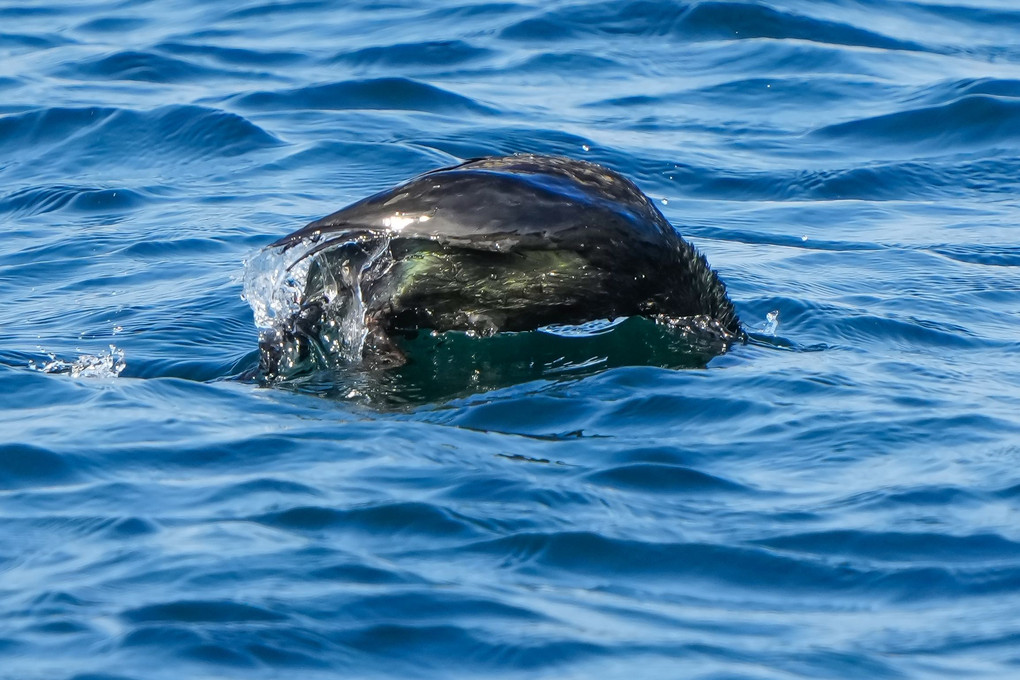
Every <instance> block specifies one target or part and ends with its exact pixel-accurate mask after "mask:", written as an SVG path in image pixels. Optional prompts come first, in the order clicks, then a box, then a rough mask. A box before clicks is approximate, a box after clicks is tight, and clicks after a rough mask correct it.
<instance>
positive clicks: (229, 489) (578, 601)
mask: <svg viewBox="0 0 1020 680" xmlns="http://www.w3.org/2000/svg"><path fill="white" fill-rule="evenodd" d="M524 151H527V152H544V153H556V154H564V155H569V156H573V157H576V158H583V159H588V160H593V161H596V162H599V163H603V164H605V165H608V166H610V167H612V168H614V169H616V170H618V171H619V172H621V173H623V174H624V175H626V176H628V177H630V178H632V179H633V180H634V181H635V182H637V184H638V185H639V186H640V187H641V188H642V189H643V190H644V191H645V192H646V193H647V194H648V195H649V196H651V197H652V198H653V199H654V200H656V201H657V202H658V205H659V207H660V208H661V210H662V211H663V213H664V214H665V215H666V216H667V217H668V218H669V219H670V220H671V221H672V222H673V223H674V225H676V227H677V228H678V229H679V230H680V232H681V233H682V234H683V235H684V236H685V237H686V238H688V239H690V240H691V241H692V242H693V243H695V244H696V245H697V246H698V247H699V248H700V249H701V250H702V251H703V252H704V253H705V254H706V255H707V257H708V259H709V261H710V262H711V263H712V264H713V266H714V267H715V268H716V269H717V270H718V271H719V273H720V275H721V276H722V278H723V279H724V280H725V281H726V283H727V285H728V287H729V290H730V293H731V295H732V297H733V299H734V301H735V303H736V306H737V309H738V312H739V314H740V315H741V318H742V320H743V322H744V325H745V327H746V328H747V329H748V331H749V332H751V334H752V341H751V342H749V343H748V344H746V345H738V346H736V347H734V348H733V349H732V350H731V351H729V352H727V353H725V354H723V355H721V356H717V357H715V358H713V359H711V360H710V361H708V363H707V365H704V364H702V365H685V364H684V362H683V361H682V360H681V361H675V362H674V361H671V360H670V359H669V358H668V356H666V355H669V354H670V353H671V352H672V351H673V350H672V348H670V347H669V346H667V345H663V344H661V343H662V342H665V341H660V340H657V339H656V337H655V336H654V334H653V333H651V331H649V330H648V328H645V327H641V326H640V323H639V322H638V320H632V321H629V322H627V323H625V324H621V325H620V326H617V327H615V328H612V329H606V330H607V332H606V333H605V334H604V335H601V336H599V337H600V338H616V341H615V342H616V345H617V346H618V347H617V348H616V350H614V351H615V352H616V354H615V355H614V356H616V360H614V361H608V360H607V358H606V356H601V355H600V352H602V349H600V348H601V347H602V346H601V345H598V344H597V343H596V344H595V345H592V346H591V347H594V349H591V347H589V348H588V349H584V348H582V349H580V350H574V349H572V348H573V347H575V346H576V345H571V343H572V342H575V341H576V342H582V340H579V339H576V338H571V337H564V336H563V335H562V334H561V335H553V334H548V333H546V334H541V333H539V334H525V335H523V336H517V337H508V338H496V339H491V340H493V341H495V344H493V342H491V341H490V342H489V344H486V343H485V341H483V340H481V339H472V338H464V337H461V338H455V339H454V340H453V341H451V342H454V344H455V345H456V346H457V347H458V348H459V349H458V350H457V351H456V352H453V353H451V354H449V355H448V356H447V357H446V359H444V361H446V362H447V364H448V365H447V366H446V368H444V367H443V366H438V365H437V367H436V370H435V375H432V376H431V377H430V376H425V377H423V378H421V379H420V380H419V381H418V383H417V386H416V387H415V390H416V391H415V392H414V394H413V395H410V396H409V398H408V399H407V400H406V401H405V402H403V403H394V402H390V403H386V404H379V403H374V402H372V401H371V400H366V399H357V398H353V397H352V398H348V397H347V396H345V395H344V394H341V393H317V392H313V391H305V390H299V389H289V388H288V387H287V386H286V385H277V386H270V387H266V386H261V385H259V384H258V383H257V382H254V381H251V380H245V379H242V378H241V377H239V376H242V375H243V374H244V372H245V371H246V370H249V369H250V368H251V367H252V366H253V365H254V363H255V362H256V361H257V353H256V343H257V332H256V329H255V325H254V322H253V316H252V310H251V308H250V307H249V305H248V304H247V303H246V302H245V301H244V300H243V299H242V298H241V290H242V285H241V280H242V276H243V271H244V262H245V260H246V259H248V258H250V257H251V256H252V254H253V253H255V252H257V251H258V249H259V248H261V247H262V246H264V245H266V244H267V243H270V242H271V241H273V240H275V239H277V238H279V237H280V236H283V235H284V234H287V233H289V232H291V231H294V230H295V229H297V228H299V227H301V226H303V225H304V224H305V223H307V222H309V221H310V220H312V219H315V218H318V217H321V216H322V215H325V214H327V213H330V212H332V211H334V210H336V209H338V208H339V207H341V206H343V205H345V204H347V203H349V202H351V201H353V200H356V199H359V198H362V197H364V196H367V195H369V194H371V193H373V192H375V191H378V190H381V189H384V188H387V187H389V186H391V185H392V184H394V183H396V182H398V181H400V180H403V179H406V178H408V177H411V176H413V175H415V174H417V173H419V172H423V171H425V170H429V169H432V168H435V167H439V166H442V165H449V164H452V163H455V162H457V161H458V160H460V159H465V158H470V157H475V156H481V155H487V154H503V153H512V152H524ZM1018 178H1020V9H1018V8H1017V5H1016V4H1015V3H1014V2H1012V1H1011V0H889V1H882V2H878V1H876V0H800V1H798V0H774V1H771V2H757V1H752V2H742V1H737V0H732V1H725V0H719V1H705V2H667V1H664V0H612V1H610V2H602V1H595V2H570V1H562V0H542V1H541V2H538V1H530V0H515V1H510V2H492V3H476V2H471V1H470V0H437V1H436V2H429V3H421V2H419V1H418V0H414V1H411V0H391V1H387V2H367V1H354V2H323V1H320V0H302V1H295V2H265V1H261V0H252V1H246V2H217V3H208V2H200V1H199V0H169V1H159V2H156V1H151V2H123V1H121V2H116V1H108V0H89V1H87V2H52V3H36V2H27V1H25V0H22V1H15V2H10V1H4V2H0V225H2V241H0V302H2V304H0V677H2V678H4V679H6V678H12V679H15V678H16V679H18V680H36V679H39V680H42V679H52V678H77V679H78V680H85V679H86V678H88V679H89V680H99V679H105V680H113V679H118V680H126V679H143V678H168V679H169V678H173V679H177V678H194V679H203V678H209V679H212V678H245V679H251V678H256V679H257V678H293V677H301V678H312V679H315V678H334V677H363V678H474V677H486V678H556V679H562V678H625V679H627V680H633V679H634V678H705V679H708V678H711V679H713V680H723V679H734V678H754V679H759V678H760V679H766V678H769V679H771V678H777V679H778V678H867V679H875V678H964V677H965V678H1007V677H1020V616H1018V615H1017V612H1018V611H1020V521H1018V520H1020V398H1018V395H1020V390H1018V383H1020V361H1018V359H1017V355H1018V350H1020V341H1018V337H1020V245H1018V238H1017V233H1018V231H1017V230H1018V228H1020V225H1018V223H1020V179H1018ZM635 323H637V324H638V325H637V326H635V325H634V324H635ZM635 338H636V339H635ZM604 342H609V341H608V340H605V341H604ZM457 343H460V344H457ZM628 343H634V344H633V346H634V347H637V346H638V345H641V346H642V348H643V349H642V350H641V351H640V352H639V351H637V350H635V351H634V354H633V356H632V357H631V355H627V354H626V351H624V355H623V356H624V359H623V360H620V359H619V356H620V352H619V347H620V346H622V347H624V348H626V347H628V346H630V345H628ZM657 343H658V344H657ZM649 345H651V348H650V349H649ZM603 349H604V348H603ZM585 352H594V354H593V356H591V357H587V358H586V357H584V356H580V357H578V356H577V355H579V354H580V355H584V354H585ZM532 355H534V356H535V357H537V359H536V360H535V361H534V362H532V363H533V365H532V366H531V369H530V370H527V371H524V370H518V369H514V368H506V366H507V364H506V363H505V362H504V361H503V358H504V357H507V356H513V357H516V358H517V359H520V357H521V356H525V357H527V356H532ZM563 357H568V358H569V359H570V360H569V361H567V360H564V359H563ZM630 358H632V360H630ZM471 362H474V363H471ZM600 362H601V363H600ZM628 364H633V365H628ZM517 365H521V364H520V363H518V364H517ZM578 366H581V367H582V368H583V370H574V369H576V368H577V367H578ZM450 376H452V377H450ZM433 387H435V389H432V388H433ZM408 389H410V388H408ZM352 392H353V391H352ZM397 396H398V397H399V396H400V395H397ZM398 401H399V400H398Z"/></svg>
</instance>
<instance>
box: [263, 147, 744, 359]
mask: <svg viewBox="0 0 1020 680" xmlns="http://www.w3.org/2000/svg"><path fill="white" fill-rule="evenodd" d="M260 257H263V258H269V259H270V261H271V262H272V263H273V265H272V266H274V267H276V269H277V270H284V271H285V274H286V275H285V276H283V277H282V281H285V283H279V281H277V279H280V278H281V277H277V279H274V281H277V284H275V285H277V286H278V287H279V288H282V289H283V294H282V295H281V292H280V291H279V290H274V291H271V292H270V294H269V297H270V298H273V301H275V302H274V304H275V307H277V309H275V310H274V312H273V313H272V314H270V315H266V314H263V315H262V317H263V318H262V319H261V321H262V325H263V330H262V335H261V339H260V343H259V344H260V354H261V366H260V370H261V373H262V375H263V376H264V377H267V378H277V377H288V376H291V375H293V374H295V373H298V372H301V371H303V370H307V369H308V368H309V367H313V368H315V367H318V368H322V367H333V368H336V367H339V366H340V365H343V364H351V363H360V364H367V365H371V366H381V367H386V366H394V365H399V364H402V363H403V362H404V361H405V356H404V354H403V351H402V350H401V348H400V346H399V345H400V343H399V342H398V341H397V340H398V339H399V338H404V337H409V336H413V335H415V334H417V333H419V332H421V331H426V332H430V333H443V332H446V331H464V332H466V333H468V334H471V335H482V336H491V335H493V334H496V333H502V332H520V331H532V330H536V329H539V328H542V327H545V326H549V325H554V324H567V325H570V324H574V325H576V324H584V323H587V322H591V321H594V320H598V319H615V318H619V317H630V316H644V317H648V318H653V319H657V320H658V321H660V322H661V323H664V324H666V325H667V326H671V327H673V328H676V329H679V330H680V331H682V332H686V333H694V334H701V335H702V336H706V337H707V336H710V337H711V338H713V339H714V340H716V341H718V342H717V344H719V346H720V347H723V348H724V347H725V346H727V345H728V344H729V343H731V342H732V341H734V340H740V339H742V338H743V337H744V334H743V331H742V330H741V327H740V322H739V320H738V318H737V315H736V312H735V310H734V308H733V304H732V303H731V302H730V300H729V298H728V296H727V295H726V288H725V286H724V285H723V283H722V282H721V281H720V280H719V278H718V276H717V275H716V273H715V272H714V271H713V270H712V269H711V268H710V267H709V265H708V263H707V262H706V260H705V258H704V257H703V256H702V255H701V254H700V253H698V252H697V251H696V250H695V249H694V247H693V246H691V245H690V244H689V243H687V242H686V241H684V240H683V239H682V238H681V237H680V235H679V234H678V233H677V232H676V230H674V229H673V227H672V226H671V225H670V224H669V222H668V221H667V220H666V219H665V217H663V216H662V214H661V213H660V212H659V210H658V209H657V208H656V207H655V206H654V204H653V203H652V202H651V201H650V200H649V199H648V198H647V197H646V196H645V195H644V194H643V193H641V191H640V190H639V189H638V188H637V187H636V186H635V185H634V184H633V183H632V182H631V181H630V180H628V179H626V178H624V177H623V176H621V175H619V174H617V173H616V172H614V171H612V170H609V169H607V168H604V167H602V166H600V165H596V164H594V163H589V162H585V161H577V160H572V159H568V158H561V157H553V156H539V155H515V156H506V157H492V158H481V159H476V160H472V161H468V162H466V163H463V164H461V165H457V166H453V167H450V168H443V169H439V170H434V171H431V172H427V173H425V174H423V175H420V176H418V177H415V178H413V179H411V180H409V181H407V182H405V183H404V184H401V185H399V186H397V187H394V188H393V189H389V190H387V191H384V192H381V193H379V194H376V195H374V196H371V197H369V198H366V199H364V200H362V201H359V202H357V203H354V204H352V205H350V206H348V207H346V208H343V209H342V210H339V211H338V212H335V213H333V214H331V215H329V216H327V217H325V218H323V219H320V220H317V221H315V222H312V223H311V224H309V225H308V226H306V227H304V228H303V229H301V230H299V231H296V232H294V233H293V234H290V235H289V236H286V237H284V238H282V239H280V240H279V241H277V242H275V243H273V244H271V245H270V246H269V247H268V248H267V249H266V250H265V251H264V252H263V254H262V255H261V256H260ZM265 268H266V265H265V263H263V264H262V269H263V270H264V269H265ZM263 273H264V272H263ZM261 285H264V281H262V282H261ZM258 287H259V286H258V285H254V284H252V277H251V276H247V277H246V295H247V297H248V299H249V301H250V302H252V304H253V307H256V316H257V317H258V316H259V313H258V310H259V307H258V306H257V305H258V304H262V306H263V308H264V307H265V306H266V305H265V302H262V303H258V302H256V301H255V300H253V297H255V298H258V297H259V296H260V295H261V296H262V298H263V300H264V299H265V298H266V295H265V292H264V291H262V292H260V291H259V290H257V289H258ZM257 320H259V319H257Z"/></svg>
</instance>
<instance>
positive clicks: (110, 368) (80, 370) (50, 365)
mask: <svg viewBox="0 0 1020 680" xmlns="http://www.w3.org/2000/svg"><path fill="white" fill-rule="evenodd" d="M47 356H49V359H50V360H49V361H47V362H45V363H43V364H37V363H36V362H35V361H29V362H28V367H29V368H31V369H32V370H35V371H40V372H42V373H66V374H69V375H70V376H71V377H72V378H116V377H117V376H119V375H120V374H121V372H122V371H123V370H124V369H125V368H126V367H127V362H126V361H125V360H124V350H122V349H118V348H117V347H116V346H115V345H110V351H108V352H100V353H99V354H82V355H80V356H79V357H78V358H77V359H76V360H74V361H64V360H63V359H58V358H57V357H56V355H55V354H47Z"/></svg>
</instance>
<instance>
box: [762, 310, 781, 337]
mask: <svg viewBox="0 0 1020 680" xmlns="http://www.w3.org/2000/svg"><path fill="white" fill-rule="evenodd" d="M777 330H779V310H778V309H773V310H772V311H771V312H769V313H768V314H766V315H765V324H764V325H763V326H762V327H761V332H762V333H763V334H764V335H775V334H776V331H777Z"/></svg>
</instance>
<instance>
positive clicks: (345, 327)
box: [241, 233, 390, 375]
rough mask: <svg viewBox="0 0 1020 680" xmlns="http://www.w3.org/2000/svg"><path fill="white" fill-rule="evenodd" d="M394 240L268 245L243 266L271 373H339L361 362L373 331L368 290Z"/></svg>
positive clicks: (365, 237)
mask: <svg viewBox="0 0 1020 680" xmlns="http://www.w3.org/2000/svg"><path fill="white" fill-rule="evenodd" d="M389 245H390V238H389V237H388V236H385V235H382V236H380V235H376V234H364V233H362V234H357V235H351V234H343V235H341V236H340V237H338V238H334V239H333V240H330V239H326V240H325V241H324V240H322V238H321V237H315V238H310V239H305V240H302V241H300V242H298V243H297V244H294V245H286V246H279V247H270V248H264V249H262V250H261V251H259V252H258V253H256V254H255V255H254V256H253V257H251V258H249V259H248V260H246V261H245V270H244V276H243V285H244V292H243V293H242V296H241V297H242V298H243V299H244V300H246V301H247V302H248V304H249V305H251V308H252V311H253V312H254V316H255V325H256V327H258V328H259V330H260V334H259V341H260V346H261V347H262V348H263V352H264V354H265V353H266V352H269V353H270V354H272V355H274V356H276V357H278V358H277V359H274V360H273V364H275V367H274V368H273V369H272V370H271V371H270V373H273V374H276V375H290V374H291V373H292V372H294V371H296V370H300V369H304V368H316V367H317V368H338V367H341V366H344V365H349V364H352V363H357V362H359V361H360V360H361V358H362V355H363V352H364V348H365V342H366V340H367V338H368V334H369V325H368V322H367V320H366V311H367V309H368V303H369V301H368V300H366V291H367V289H368V286H369V284H371V283H372V282H373V281H374V280H375V279H376V278H377V277H378V276H379V274H380V273H381V272H383V271H385V270H386V266H387V264H388V262H389V259H388V257H387V254H388V253H389Z"/></svg>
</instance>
